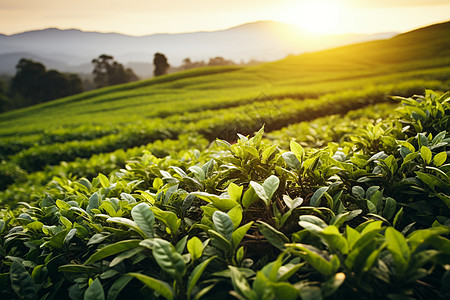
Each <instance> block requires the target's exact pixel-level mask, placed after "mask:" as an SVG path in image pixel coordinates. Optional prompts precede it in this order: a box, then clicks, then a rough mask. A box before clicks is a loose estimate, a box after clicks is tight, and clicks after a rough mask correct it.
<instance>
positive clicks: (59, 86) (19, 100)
mask: <svg viewBox="0 0 450 300" xmlns="http://www.w3.org/2000/svg"><path fill="white" fill-rule="evenodd" d="M79 83H81V79H80V77H79V76H78V75H76V74H68V75H66V74H63V73H60V72H58V71H56V70H49V71H47V70H46V68H45V66H44V65H43V64H42V63H39V62H35V61H33V60H30V59H25V58H22V59H20V60H19V62H18V64H17V65H16V74H15V75H14V77H13V78H12V80H11V87H10V94H11V95H12V97H13V98H14V100H15V101H14V102H16V103H15V104H14V105H13V106H12V107H11V108H17V107H22V106H28V105H32V104H36V103H39V102H44V101H49V100H52V99H56V98H60V97H64V96H68V95H73V94H76V93H80V92H82V91H83V87H82V86H81V85H80V84H79Z"/></svg>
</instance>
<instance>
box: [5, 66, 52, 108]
mask: <svg viewBox="0 0 450 300" xmlns="http://www.w3.org/2000/svg"><path fill="white" fill-rule="evenodd" d="M45 72H46V70H45V66H44V65H43V64H41V63H39V62H34V61H32V60H31V59H26V58H22V59H20V60H19V62H18V64H17V65H16V75H15V76H14V77H13V79H12V81H11V91H12V92H13V93H18V94H21V95H22V96H23V97H25V98H35V99H36V100H40V95H39V94H40V91H41V86H40V83H41V82H40V81H41V79H42V77H43V76H44V75H45Z"/></svg>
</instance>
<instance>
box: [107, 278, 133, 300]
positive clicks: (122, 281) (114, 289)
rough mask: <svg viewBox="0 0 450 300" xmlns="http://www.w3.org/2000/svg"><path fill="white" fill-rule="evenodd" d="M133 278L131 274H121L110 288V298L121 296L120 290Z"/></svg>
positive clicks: (113, 299) (114, 298)
mask: <svg viewBox="0 0 450 300" xmlns="http://www.w3.org/2000/svg"><path fill="white" fill-rule="evenodd" d="M132 279H133V277H131V276H127V275H123V276H120V277H119V278H118V279H117V280H116V281H114V283H113V284H112V285H111V287H110V288H109V290H108V300H116V299H117V297H119V294H120V292H121V291H122V290H123V289H124V288H125V287H126V286H127V284H128V283H129V282H130V281H131V280H132Z"/></svg>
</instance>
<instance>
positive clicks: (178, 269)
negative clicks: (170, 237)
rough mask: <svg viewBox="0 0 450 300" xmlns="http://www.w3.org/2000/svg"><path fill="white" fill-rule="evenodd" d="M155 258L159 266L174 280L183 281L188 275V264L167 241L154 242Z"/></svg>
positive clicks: (154, 240) (156, 239)
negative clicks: (182, 278)
mask: <svg viewBox="0 0 450 300" xmlns="http://www.w3.org/2000/svg"><path fill="white" fill-rule="evenodd" d="M152 244H153V256H154V258H155V260H156V262H157V263H158V265H159V266H160V267H161V269H163V270H164V271H165V272H167V273H168V274H169V275H170V276H172V277H173V278H174V279H178V280H179V279H181V277H182V276H184V274H185V273H186V263H185V262H184V259H183V257H182V256H181V254H180V253H178V252H177V251H176V250H175V247H174V246H173V245H172V244H171V243H169V242H168V241H166V240H162V239H158V238H155V239H153V240H152Z"/></svg>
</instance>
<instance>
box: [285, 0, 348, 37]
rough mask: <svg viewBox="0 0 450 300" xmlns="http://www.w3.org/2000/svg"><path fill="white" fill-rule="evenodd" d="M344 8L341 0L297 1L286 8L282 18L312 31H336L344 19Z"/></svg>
mask: <svg viewBox="0 0 450 300" xmlns="http://www.w3.org/2000/svg"><path fill="white" fill-rule="evenodd" d="M344 9H345V7H344V5H343V3H342V2H341V1H339V0H334V1H333V0H305V1H297V3H296V4H294V5H293V6H290V7H289V8H288V9H287V10H285V12H284V13H283V16H282V17H281V18H282V19H284V22H287V23H291V24H293V25H296V26H297V27H300V28H301V29H304V30H307V31H309V32H312V33H322V34H324V33H336V32H338V31H339V29H340V22H341V21H343V20H342V19H343V17H342V15H343V11H344Z"/></svg>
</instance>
